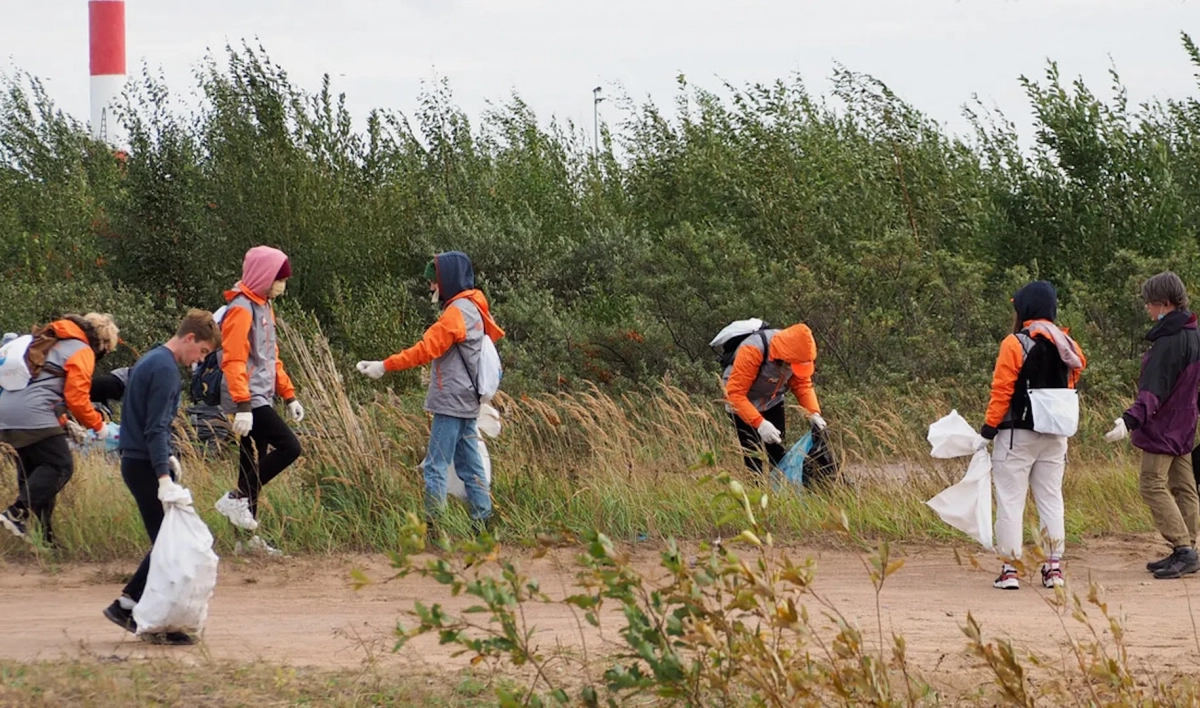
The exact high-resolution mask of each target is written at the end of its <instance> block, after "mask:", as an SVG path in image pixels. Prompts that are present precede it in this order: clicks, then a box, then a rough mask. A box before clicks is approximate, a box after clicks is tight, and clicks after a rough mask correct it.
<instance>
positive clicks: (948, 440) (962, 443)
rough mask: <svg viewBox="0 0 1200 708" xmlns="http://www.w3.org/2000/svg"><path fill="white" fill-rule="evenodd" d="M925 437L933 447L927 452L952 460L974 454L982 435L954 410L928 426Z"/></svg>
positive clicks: (941, 458) (942, 458)
mask: <svg viewBox="0 0 1200 708" xmlns="http://www.w3.org/2000/svg"><path fill="white" fill-rule="evenodd" d="M925 439H926V440H928V441H929V445H930V446H931V447H932V448H933V450H932V451H930V453H929V454H931V455H933V456H934V457H936V458H937V459H939V460H952V459H954V458H956V457H966V456H967V455H973V454H975V451H976V450H978V449H979V441H980V440H981V439H982V436H981V435H980V434H979V433H977V432H975V429H974V428H972V427H971V424H970V423H968V422H967V420H966V419H965V418H963V417H962V416H961V415H959V414H958V411H956V410H955V411H950V415H948V416H946V417H945V418H942V419H941V420H939V421H938V422H936V423H934V424H933V425H931V426H929V435H928V436H926V438H925Z"/></svg>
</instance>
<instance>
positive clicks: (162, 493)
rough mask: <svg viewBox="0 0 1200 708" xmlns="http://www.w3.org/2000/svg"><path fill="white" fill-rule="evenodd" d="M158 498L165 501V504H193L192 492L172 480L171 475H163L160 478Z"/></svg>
mask: <svg viewBox="0 0 1200 708" xmlns="http://www.w3.org/2000/svg"><path fill="white" fill-rule="evenodd" d="M158 500H159V501H160V502H162V503H163V506H166V505H168V504H191V503H192V493H191V492H189V491H188V490H186V489H184V488H183V487H182V486H180V485H179V484H178V483H177V482H174V481H172V480H171V477H170V476H163V477H159V478H158Z"/></svg>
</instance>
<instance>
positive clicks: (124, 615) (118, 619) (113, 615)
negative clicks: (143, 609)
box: [104, 600, 137, 634]
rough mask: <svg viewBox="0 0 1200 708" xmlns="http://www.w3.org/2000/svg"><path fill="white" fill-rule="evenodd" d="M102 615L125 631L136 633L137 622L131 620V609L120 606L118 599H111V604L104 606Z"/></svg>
mask: <svg viewBox="0 0 1200 708" xmlns="http://www.w3.org/2000/svg"><path fill="white" fill-rule="evenodd" d="M104 616H105V617H107V618H108V621H110V622H112V623H113V624H115V625H117V626H118V627H120V628H121V629H123V630H125V631H126V632H129V633H130V634H137V622H134V621H133V610H127V609H125V608H124V607H121V602H120V601H119V600H113V604H111V605H109V606H108V607H105V608H104Z"/></svg>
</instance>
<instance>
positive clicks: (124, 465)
mask: <svg viewBox="0 0 1200 708" xmlns="http://www.w3.org/2000/svg"><path fill="white" fill-rule="evenodd" d="M121 479H124V480H125V486H126V487H129V491H130V492H131V493H132V494H133V500H134V501H135V502H137V506H138V512H140V513H141V515H142V525H143V526H145V527H146V533H147V534H149V536H150V548H151V550H153V549H154V542H155V541H157V540H158V530H159V529H160V528H161V527H162V522H163V505H162V502H160V501H159V500H158V473H157V472H155V471H154V464H153V463H152V462H150V460H134V459H131V458H129V457H121ZM172 479H174V476H173V475H172ZM149 572H150V553H149V552H147V553H146V557H145V558H143V559H142V564H141V565H139V566H138V569H137V572H135V573H134V574H133V577H132V578H130V579H129V584H128V585H126V586H125V589H124V590H123V591H122V594H124V595H125V596H126V597H129V598H131V599H132V600H133V601H134V602H137V601H138V600H141V599H142V591H143V590H145V589H146V575H147V574H148V573H149Z"/></svg>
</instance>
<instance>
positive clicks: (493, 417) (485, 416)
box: [475, 403, 500, 438]
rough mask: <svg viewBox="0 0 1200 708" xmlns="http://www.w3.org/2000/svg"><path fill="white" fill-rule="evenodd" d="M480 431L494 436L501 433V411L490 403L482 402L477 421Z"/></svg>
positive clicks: (491, 436)
mask: <svg viewBox="0 0 1200 708" xmlns="http://www.w3.org/2000/svg"><path fill="white" fill-rule="evenodd" d="M475 424H476V427H478V428H479V432H481V433H483V434H484V435H486V436H488V437H489V438H494V437H496V436H498V435H500V411H498V410H496V407H495V406H493V405H492V404H490V403H482V404H480V406H479V417H478V418H477V419H476V421H475Z"/></svg>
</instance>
